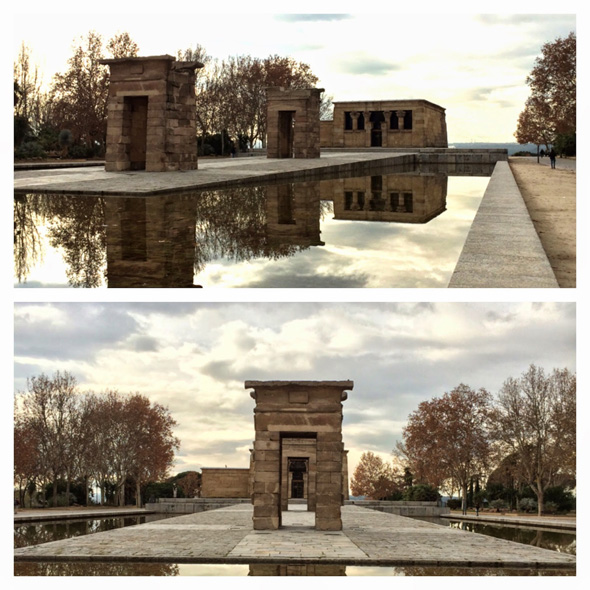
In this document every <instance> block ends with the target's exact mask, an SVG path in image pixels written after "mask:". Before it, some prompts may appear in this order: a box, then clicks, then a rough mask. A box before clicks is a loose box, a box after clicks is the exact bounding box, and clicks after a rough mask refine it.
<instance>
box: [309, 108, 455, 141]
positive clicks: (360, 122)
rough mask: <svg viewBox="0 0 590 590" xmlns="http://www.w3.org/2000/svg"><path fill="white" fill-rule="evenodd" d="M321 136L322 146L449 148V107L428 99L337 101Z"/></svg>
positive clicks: (321, 128)
mask: <svg viewBox="0 0 590 590" xmlns="http://www.w3.org/2000/svg"><path fill="white" fill-rule="evenodd" d="M320 138H321V140H320V144H321V147H337V148H357V149H358V148H371V147H373V148H375V147H389V148H424V147H437V148H446V147H448V139H447V124H446V117H445V109H444V108H443V107H441V106H439V105H437V104H434V103H432V102H429V101H427V100H382V101H376V100H368V101H349V102H335V103H334V118H333V120H332V121H321V123H320Z"/></svg>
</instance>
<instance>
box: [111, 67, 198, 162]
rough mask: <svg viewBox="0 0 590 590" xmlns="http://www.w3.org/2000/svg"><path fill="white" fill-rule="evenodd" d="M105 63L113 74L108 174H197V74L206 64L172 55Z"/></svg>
mask: <svg viewBox="0 0 590 590" xmlns="http://www.w3.org/2000/svg"><path fill="white" fill-rule="evenodd" d="M101 63H102V64H106V65H108V66H109V67H110V72H111V77H110V85H109V98H108V103H107V149H106V158H105V169H106V170H107V171H110V172H112V171H122V170H131V169H138V170H141V169H145V170H146V171H148V172H162V171H173V170H194V169H196V168H197V165H198V164H197V143H196V98H195V70H196V69H198V68H201V67H202V64H200V63H199V62H177V61H176V60H175V58H174V57H172V56H170V55H162V56H153V57H133V58H122V59H107V60H102V61H101ZM144 111H145V112H144Z"/></svg>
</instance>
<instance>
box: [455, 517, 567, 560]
mask: <svg viewBox="0 0 590 590" xmlns="http://www.w3.org/2000/svg"><path fill="white" fill-rule="evenodd" d="M445 524H446V523H445ZM447 526H448V525H447ZM450 526H451V527H452V528H457V529H460V530H462V531H470V532H473V533H479V534H482V535H488V536H490V537H495V538H497V539H505V540H507V541H516V542H517V543H523V544H524V545H533V546H534V547H541V548H542V549H552V550H553V551H559V552H560V553H569V554H570V555H575V554H576V535H575V534H571V533H564V532H562V531H550V530H545V529H531V528H521V527H516V526H514V527H512V526H494V525H492V524H483V523H473V522H463V521H459V522H451V523H450Z"/></svg>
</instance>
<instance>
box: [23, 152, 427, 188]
mask: <svg viewBox="0 0 590 590" xmlns="http://www.w3.org/2000/svg"><path fill="white" fill-rule="evenodd" d="M415 159H416V155H415V154H405V153H391V152H383V153H380V154H379V153H375V152H345V153H326V154H322V156H321V157H320V158H315V159H294V158H290V159H268V158H265V157H252V158H223V159H219V160H203V161H199V168H198V170H188V171H184V172H145V171H125V172H106V171H105V170H104V168H70V169H48V170H16V171H15V173H14V190H15V192H16V193H20V194H22V193H32V192H35V193H49V194H80V195H99V196H108V195H112V196H134V195H135V196H146V195H156V194H166V193H176V192H180V191H186V190H196V189H205V188H207V189H214V188H224V187H229V186H244V185H247V184H260V183H262V182H278V181H281V180H284V181H285V182H287V181H291V180H293V181H294V180H307V179H316V178H317V179H319V178H321V177H322V175H328V174H337V173H353V172H355V171H356V172H358V173H361V171H366V170H368V169H370V168H371V167H372V166H375V167H384V166H395V165H400V166H404V165H408V164H409V163H413V162H415Z"/></svg>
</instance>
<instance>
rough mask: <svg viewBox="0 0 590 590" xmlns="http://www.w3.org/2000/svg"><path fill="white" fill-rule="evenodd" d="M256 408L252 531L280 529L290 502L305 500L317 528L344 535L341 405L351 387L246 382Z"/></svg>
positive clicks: (345, 471)
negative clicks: (290, 500)
mask: <svg viewBox="0 0 590 590" xmlns="http://www.w3.org/2000/svg"><path fill="white" fill-rule="evenodd" d="M245 387H246V389H252V392H251V396H252V398H253V399H254V400H255V402H256V406H255V408H254V428H255V431H256V438H255V440H254V450H253V453H252V455H251V467H250V477H251V491H252V496H251V497H252V504H253V506H254V515H253V524H254V529H257V530H265V529H278V528H279V527H280V526H281V516H282V515H281V512H282V511H283V510H287V508H288V501H289V498H306V499H307V510H308V511H313V512H315V528H316V529H317V530H324V531H339V530H342V518H341V506H342V505H343V503H344V500H345V499H348V486H347V481H348V469H347V461H346V451H345V450H344V444H343V442H342V402H343V401H345V400H346V398H347V393H346V392H347V390H352V388H353V382H352V381H246V383H245Z"/></svg>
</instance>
